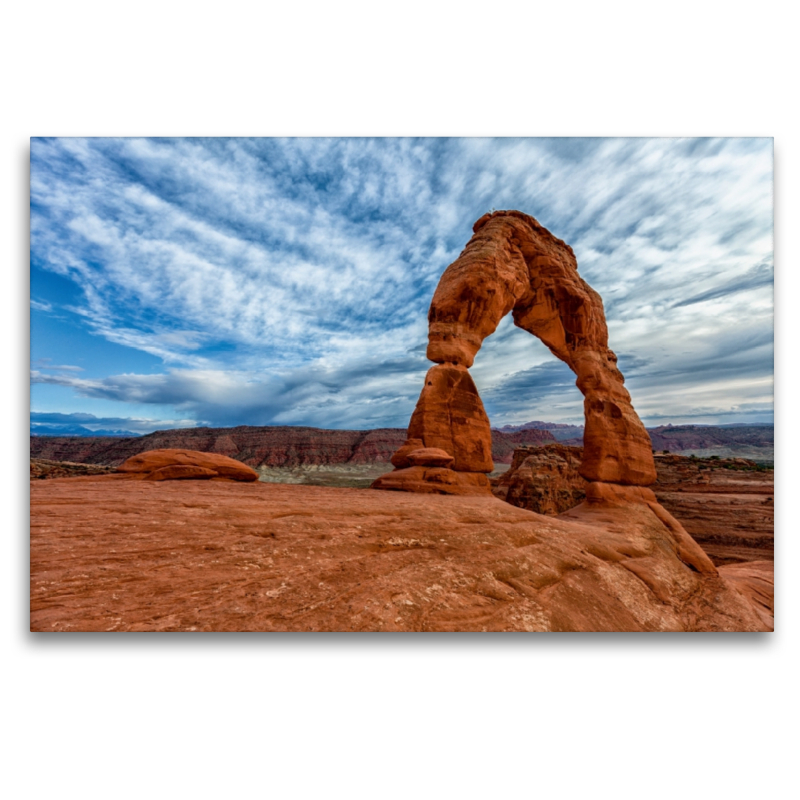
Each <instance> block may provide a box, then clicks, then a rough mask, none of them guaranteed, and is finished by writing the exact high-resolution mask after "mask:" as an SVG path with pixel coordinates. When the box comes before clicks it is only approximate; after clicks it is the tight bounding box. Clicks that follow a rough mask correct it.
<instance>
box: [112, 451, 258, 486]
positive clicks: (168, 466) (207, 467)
mask: <svg viewBox="0 0 800 800" xmlns="http://www.w3.org/2000/svg"><path fill="white" fill-rule="evenodd" d="M117 472H122V473H124V474H126V475H127V476H129V477H131V478H140V479H142V480H148V481H175V480H212V479H216V480H231V481H245V482H251V481H257V480H258V473H257V472H256V471H255V470H254V469H251V468H250V467H248V466H247V465H246V464H242V463H241V461H235V460H234V459H232V458H228V457H227V456H221V455H217V454H216V453H201V452H199V451H197V450H148V451H146V452H144V453H140V454H139V455H135V456H132V457H131V458H129V459H128V460H127V461H125V462H124V463H123V464H120V466H119V467H117Z"/></svg>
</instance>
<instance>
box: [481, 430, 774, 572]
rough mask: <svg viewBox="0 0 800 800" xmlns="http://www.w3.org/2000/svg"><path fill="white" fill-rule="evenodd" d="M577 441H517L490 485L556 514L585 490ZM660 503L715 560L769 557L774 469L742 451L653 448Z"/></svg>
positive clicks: (517, 501) (501, 494)
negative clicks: (703, 453)
mask: <svg viewBox="0 0 800 800" xmlns="http://www.w3.org/2000/svg"><path fill="white" fill-rule="evenodd" d="M581 457H582V450H581V448H579V447H566V446H564V445H549V446H545V447H523V448H519V449H518V450H516V451H515V453H514V461H513V463H512V465H511V468H510V469H509V470H508V471H507V472H506V473H505V474H504V475H502V476H500V477H499V478H496V479H494V481H493V488H492V491H493V493H494V494H495V496H496V497H498V498H500V499H501V500H505V501H506V502H508V503H510V504H511V505H515V506H518V507H519V508H525V509H528V510H529V511H535V512H536V513H537V514H548V515H553V514H560V513H562V512H564V511H566V510H567V509H569V508H572V507H573V506H577V505H578V504H579V503H580V502H581V501H582V500H583V498H584V496H585V494H586V490H587V485H588V483H587V481H586V480H585V479H584V478H583V476H582V475H581V474H580V472H579V464H580V460H581ZM655 464H656V470H657V474H658V480H657V482H656V483H655V484H654V485H653V486H652V487H651V488H652V490H653V493H654V494H655V498H656V500H657V501H658V503H659V504H660V505H661V506H662V507H663V508H664V509H665V510H666V511H667V512H668V513H669V514H670V515H671V516H672V517H673V518H675V519H676V520H677V521H678V522H679V523H680V524H681V526H682V527H683V528H684V529H685V530H686V531H687V533H688V534H689V535H690V536H691V537H692V538H693V539H694V540H695V541H696V542H697V543H698V544H699V545H700V546H701V547H702V548H703V550H704V551H705V552H706V553H707V554H708V556H709V558H711V560H712V561H713V562H714V564H716V565H717V566H721V565H723V564H736V563H741V562H745V561H747V562H750V561H763V560H770V561H771V560H772V558H773V555H774V472H773V470H771V469H767V468H765V467H762V466H761V465H759V464H757V463H755V462H754V461H748V460H747V459H743V458H731V459H720V458H689V457H687V456H678V455H665V454H657V455H656V456H655Z"/></svg>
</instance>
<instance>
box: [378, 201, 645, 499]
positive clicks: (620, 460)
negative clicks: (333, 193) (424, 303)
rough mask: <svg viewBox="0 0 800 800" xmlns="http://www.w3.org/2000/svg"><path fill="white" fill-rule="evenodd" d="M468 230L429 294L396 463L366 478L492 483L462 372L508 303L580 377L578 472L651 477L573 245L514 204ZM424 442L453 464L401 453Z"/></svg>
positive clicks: (453, 488) (479, 417) (417, 486)
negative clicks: (422, 372) (419, 373)
mask: <svg viewBox="0 0 800 800" xmlns="http://www.w3.org/2000/svg"><path fill="white" fill-rule="evenodd" d="M473 231H474V235H473V237H472V238H471V239H470V241H469V243H468V244H467V246H466V247H465V248H464V250H463V252H462V253H461V255H460V256H459V257H458V258H457V259H456V260H455V261H454V262H453V263H452V264H451V265H450V266H449V267H448V268H447V269H446V270H445V272H444V274H443V275H442V277H441V279H440V281H439V285H438V286H437V288H436V292H435V293H434V295H433V300H432V302H431V307H430V311H429V313H428V321H429V331H428V351H427V355H428V358H429V359H430V360H431V361H434V362H436V366H434V367H432V368H431V369H430V370H429V371H428V374H427V376H426V378H425V386H424V387H423V390H422V393H421V394H420V398H419V401H418V402H417V407H416V409H415V410H414V413H413V415H412V417H411V422H410V424H409V428H408V440H407V442H406V444H405V445H404V446H403V447H401V448H400V450H398V451H397V453H395V455H394V456H393V458H392V463H393V464H394V465H395V466H396V467H397V470H396V471H395V472H393V473H390V474H388V475H385V476H383V477H382V478H379V479H378V480H377V481H376V482H375V484H373V485H374V487H375V488H379V489H400V490H405V491H425V492H428V491H435V492H436V491H438V492H443V493H448V494H449V493H462V492H465V491H466V492H469V491H488V488H489V484H488V480H487V478H486V473H487V472H491V470H492V468H493V464H492V458H491V429H490V425H489V419H488V417H487V416H486V412H485V411H484V408H483V403H482V402H481V399H480V397H479V395H478V391H477V389H476V388H475V384H474V382H473V381H472V377H471V376H470V374H469V371H468V370H469V367H471V366H472V363H473V361H474V358H475V354H476V353H477V352H478V350H479V349H480V347H481V344H482V343H483V340H484V339H485V338H486V337H487V336H489V335H490V334H492V333H494V331H495V330H496V329H497V326H498V324H499V323H500V320H501V319H502V318H503V317H504V316H505V315H506V314H508V313H512V314H513V318H514V324H515V325H517V326H518V327H520V328H522V329H523V330H526V331H528V332H529V333H531V334H533V335H534V336H536V337H538V338H539V339H541V341H542V342H544V344H546V345H547V347H548V348H549V349H550V351H551V352H552V353H553V354H554V355H555V356H556V357H557V358H559V359H561V360H562V361H564V362H565V363H566V364H568V365H569V367H570V368H571V369H572V371H573V372H574V373H575V374H576V376H577V380H576V385H577V386H578V388H579V389H580V391H581V392H582V393H583V396H584V414H585V419H586V427H585V431H584V456H583V464H582V466H581V474H582V475H583V476H584V477H585V478H586V479H587V480H589V481H599V482H604V483H617V484H626V485H632V486H648V485H649V484H651V483H654V482H655V480H656V472H655V465H654V462H653V455H652V447H651V442H650V437H649V436H648V434H647V431H646V430H645V428H644V425H643V424H642V422H641V420H640V419H639V417H638V415H637V414H636V412H635V411H634V409H633V406H632V405H631V398H630V395H629V394H628V392H627V390H626V389H625V387H624V378H623V376H622V373H621V372H620V371H619V369H618V368H617V357H616V356H615V355H614V353H613V351H612V350H610V349H609V347H608V328H607V326H606V320H605V315H604V313H603V303H602V300H601V299H600V295H599V294H598V293H597V292H595V291H594V289H592V288H591V287H590V286H589V285H588V284H587V283H586V282H585V281H584V280H583V279H582V278H581V277H580V275H578V265H577V262H576V260H575V254H574V253H573V252H572V248H571V247H570V246H569V245H567V244H565V243H564V242H563V241H561V239H557V238H556V237H555V236H553V234H551V233H550V232H549V231H548V230H547V229H545V228H544V227H542V226H541V225H540V224H539V223H538V222H537V221H536V220H535V219H534V218H533V217H529V216H528V215H527V214H523V213H521V212H519V211H498V212H495V213H493V214H486V215H484V216H483V217H481V218H480V219H479V220H478V221H477V222H476V223H475V225H474V226H473ZM422 448H435V449H438V450H443V451H445V453H446V454H449V455H450V456H452V457H453V464H452V466H451V468H450V469H445V468H442V467H441V457H440V460H439V462H438V463H437V464H433V463H431V464H430V465H427V464H426V462H425V459H424V458H422V454H417V457H416V458H414V459H411V460H409V455H410V454H411V453H413V452H414V451H415V450H420V449H422ZM412 461H413V465H412Z"/></svg>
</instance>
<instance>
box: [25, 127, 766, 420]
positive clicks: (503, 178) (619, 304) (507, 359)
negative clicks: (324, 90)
mask: <svg viewBox="0 0 800 800" xmlns="http://www.w3.org/2000/svg"><path fill="white" fill-rule="evenodd" d="M493 208H495V209H511V208H515V209H519V210H521V211H524V212H526V213H528V214H531V215H532V216H534V217H536V218H537V219H538V220H539V221H540V222H541V223H542V224H544V225H545V226H546V227H548V228H549V229H550V230H551V231H552V232H553V233H554V234H556V235H557V236H559V237H561V238H562V239H564V240H565V241H567V242H568V243H569V244H571V245H572V247H573V248H574V250H575V253H576V256H577V259H578V265H579V269H580V272H581V274H582V275H583V277H584V278H585V279H586V280H587V281H588V282H589V283H590V284H591V285H592V286H593V287H594V288H595V289H596V290H597V291H598V292H599V293H600V294H601V296H602V298H603V301H604V303H605V308H606V315H607V318H608V323H609V333H610V343H611V347H612V348H613V349H614V350H615V351H616V352H617V354H618V355H619V364H620V368H621V369H622V371H623V373H624V374H625V376H626V379H627V385H628V388H629V390H630V392H631V394H632V397H633V402H634V406H635V407H636V409H637V410H638V411H639V413H640V415H641V416H642V418H643V419H644V420H645V422H646V424H649V425H657V424H661V423H665V422H673V423H680V422H702V423H716V422H721V423H727V422H751V421H760V422H766V421H772V408H773V405H772V395H773V259H772V251H773V245H772V140H771V139H480V138H470V139H324V138H311V139H169V140H167V139H153V140H147V139H113V138H107V139H72V138H69V139H32V140H31V360H32V364H31V369H32V372H31V375H32V378H31V380H32V386H31V407H32V421H34V422H41V423H43V424H45V423H52V422H54V421H61V422H64V421H70V420H71V421H74V422H79V423H80V424H82V425H85V426H87V427H90V428H92V427H94V428H95V429H108V428H115V429H125V430H132V431H135V432H139V433H145V432H148V431H151V430H155V429H158V428H165V427H184V426H193V425H198V424H203V425H213V426H226V425H240V424H250V425H269V424H284V425H286V424H290V425H314V426H319V427H329V428H362V429H364V428H374V427H405V426H406V425H407V424H408V419H409V417H410V415H411V412H412V410H413V407H414V404H415V402H416V399H417V397H418V395H419V392H420V389H421V387H422V378H423V376H424V373H425V370H426V369H427V368H428V367H429V366H430V362H428V361H427V360H426V359H425V343H426V331H427V325H426V313H427V309H428V305H429V303H430V298H431V296H432V293H433V290H434V289H435V287H436V283H437V281H438V279H439V276H440V275H441V273H442V272H443V270H444V269H445V267H446V266H447V265H448V264H449V263H451V262H452V261H453V260H454V259H455V258H456V257H457V256H458V254H459V252H460V251H461V249H462V248H463V247H464V245H465V244H466V242H467V241H468V239H469V237H470V236H471V227H472V223H473V222H474V221H475V220H476V219H477V218H478V217H480V216H481V215H482V214H484V213H485V212H487V211H489V210H491V209H493ZM472 373H473V376H474V377H475V380H476V383H477V385H478V387H479V389H480V392H481V396H482V397H483V400H484V404H485V405H486V408H487V411H488V413H489V416H490V418H491V420H492V423H493V424H495V425H504V424H517V423H522V422H526V421H529V420H533V419H542V420H549V421H553V422H575V423H579V422H581V420H582V399H581V396H580V393H579V392H578V390H577V389H576V388H575V386H574V376H573V375H572V373H571V372H570V371H569V369H568V368H567V367H566V366H564V365H563V364H561V363H560V362H558V361H557V360H555V359H554V357H553V356H552V355H551V354H550V353H549V351H548V350H547V349H546V348H545V347H544V346H543V345H541V343H539V342H538V341H537V340H535V339H534V338H533V337H531V336H530V335H529V334H526V333H524V332H523V331H520V330H518V329H516V328H514V326H513V325H512V324H511V320H510V318H507V319H506V320H504V322H503V323H501V326H500V328H499V329H498V331H497V332H496V333H495V334H494V335H493V336H492V337H490V338H489V339H487V340H486V342H485V344H484V346H483V349H482V350H481V351H480V353H479V354H478V357H477V359H476V362H475V366H474V367H473V369H472ZM54 415H56V416H54ZM59 415H60V416H59ZM70 415H76V416H70Z"/></svg>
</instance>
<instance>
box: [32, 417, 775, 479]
mask: <svg viewBox="0 0 800 800" xmlns="http://www.w3.org/2000/svg"><path fill="white" fill-rule="evenodd" d="M547 424H548V423H539V422H536V423H527V424H526V425H525V426H505V428H504V429H493V430H492V458H493V459H494V461H495V463H497V464H510V463H511V461H512V458H513V454H514V450H515V449H516V448H517V447H519V446H521V445H535V444H548V443H552V442H556V441H558V442H560V443H561V444H566V445H576V446H580V445H582V444H583V428H582V427H581V426H577V425H562V424H559V423H556V424H554V425H553V427H552V428H547V429H543V428H540V427H539V426H540V425H547ZM528 426H530V427H528ZM512 427H516V428H517V429H516V430H510V428H512ZM38 430H39V431H41V428H38ZM648 432H649V434H650V438H651V440H652V443H653V449H654V450H655V451H657V452H661V451H664V450H668V451H670V452H672V453H680V452H685V451H691V450H715V449H716V450H719V449H720V448H728V449H730V448H737V447H746V448H763V449H764V450H765V451H769V452H768V453H767V454H766V456H765V457H766V458H768V459H771V458H772V455H771V448H772V447H773V446H774V427H773V426H765V425H752V426H746V425H742V426H738V425H737V426H728V427H721V426H706V425H677V426H670V425H662V426H659V427H657V428H651V429H650V430H649V431H648ZM405 438H406V429H405V428H378V429H375V430H329V429H325V428H308V427H295V426H288V425H286V426H262V427H256V426H246V425H242V426H239V427H236V428H176V429H171V430H164V431H155V432H154V433H149V434H147V435H145V436H128V437H124V436H119V435H116V434H111V435H108V434H106V435H98V434H97V433H95V434H93V435H86V434H78V435H73V436H63V435H60V436H51V435H46V434H42V433H41V432H40V433H39V434H38V435H32V436H31V439H30V448H31V457H33V458H45V459H50V460H52V461H72V462H76V463H81V464H100V465H104V466H118V465H119V464H121V463H122V462H123V461H125V460H126V459H127V458H130V457H131V456H134V455H138V454H139V453H143V452H145V451H146V450H159V449H163V448H185V449H188V450H199V451H201V452H208V453H219V454H221V455H226V456H230V457H231V458H235V459H237V460H238V461H242V462H243V463H245V464H247V465H248V466H251V467H290V468H293V467H308V466H326V465H332V464H374V463H386V464H387V467H388V463H389V459H390V458H391V457H392V455H393V454H394V452H395V451H396V450H397V449H398V448H399V447H400V446H401V445H402V444H403V442H404V441H405ZM759 452H760V451H759Z"/></svg>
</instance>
